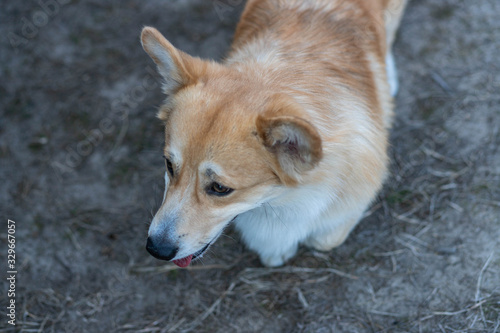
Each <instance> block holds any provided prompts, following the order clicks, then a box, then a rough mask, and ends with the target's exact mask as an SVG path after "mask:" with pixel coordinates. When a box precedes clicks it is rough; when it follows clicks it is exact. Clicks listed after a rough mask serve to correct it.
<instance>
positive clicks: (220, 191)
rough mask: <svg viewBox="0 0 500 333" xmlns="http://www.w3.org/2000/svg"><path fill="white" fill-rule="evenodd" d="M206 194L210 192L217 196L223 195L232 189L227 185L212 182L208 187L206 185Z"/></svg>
mask: <svg viewBox="0 0 500 333" xmlns="http://www.w3.org/2000/svg"><path fill="white" fill-rule="evenodd" d="M207 192H208V194H212V195H217V196H220V197H222V196H225V195H228V194H229V193H231V192H233V189H232V188H229V187H225V186H223V185H221V184H218V183H212V184H211V185H210V186H209V187H208V191H207Z"/></svg>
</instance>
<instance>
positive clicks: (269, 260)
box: [259, 246, 297, 267]
mask: <svg viewBox="0 0 500 333" xmlns="http://www.w3.org/2000/svg"><path fill="white" fill-rule="evenodd" d="M295 253H297V246H295V247H292V248H290V249H288V250H287V251H286V252H283V253H279V254H275V253H273V254H267V253H266V254H262V253H260V254H259V257H260V262H261V263H262V264H263V265H264V266H266V267H278V266H283V265H284V264H285V262H287V261H288V259H290V258H292V257H293V256H294V255H295Z"/></svg>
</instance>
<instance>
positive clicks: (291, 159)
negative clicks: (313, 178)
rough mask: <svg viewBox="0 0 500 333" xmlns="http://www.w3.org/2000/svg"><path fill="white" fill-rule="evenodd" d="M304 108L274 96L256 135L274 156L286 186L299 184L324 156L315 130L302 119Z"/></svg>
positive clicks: (263, 114) (288, 99) (262, 117)
mask: <svg viewBox="0 0 500 333" xmlns="http://www.w3.org/2000/svg"><path fill="white" fill-rule="evenodd" d="M303 113H304V111H303V110H302V108H301V106H300V105H298V104H297V103H296V102H294V101H293V100H291V98H289V97H286V96H283V95H281V94H280V95H274V96H273V97H272V98H271V99H270V103H269V104H268V106H267V108H266V111H265V112H263V113H262V114H260V115H259V116H258V117H257V121H256V125H257V133H258V135H259V137H260V139H261V140H262V142H263V144H264V146H265V147H266V148H267V149H268V150H269V151H270V152H271V153H272V154H273V155H274V156H275V158H276V160H277V162H278V165H279V167H280V169H281V170H275V172H276V173H277V174H278V176H279V177H280V179H281V180H282V181H283V182H284V183H285V184H294V183H297V182H298V181H299V180H300V178H301V175H302V174H303V173H304V172H306V171H309V170H311V169H313V168H314V167H315V166H316V165H317V164H318V163H319V161H320V160H321V158H322V156H323V151H322V145H321V137H320V135H319V133H318V131H317V130H316V128H315V127H314V126H313V125H312V124H311V123H310V122H309V121H307V120H306V119H304V118H303V117H301V115H302V114H303Z"/></svg>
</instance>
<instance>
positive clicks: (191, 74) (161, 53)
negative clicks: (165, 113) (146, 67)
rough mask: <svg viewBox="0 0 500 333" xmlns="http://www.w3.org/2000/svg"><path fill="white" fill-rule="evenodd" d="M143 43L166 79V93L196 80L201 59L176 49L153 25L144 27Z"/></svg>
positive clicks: (170, 92) (173, 91) (168, 93)
mask: <svg viewBox="0 0 500 333" xmlns="http://www.w3.org/2000/svg"><path fill="white" fill-rule="evenodd" d="M141 43H142V47H143V48H144V50H145V51H146V52H147V53H148V54H149V56H150V57H151V59H153V61H154V62H155V63H156V65H157V66H158V72H159V73H160V74H161V76H163V78H164V80H165V82H164V85H163V89H164V92H165V94H167V95H170V94H173V93H175V92H176V91H177V90H179V89H180V88H182V87H184V86H187V85H190V84H193V83H195V82H196V78H197V76H198V75H197V73H198V72H199V71H200V70H201V67H202V66H203V61H202V60H201V59H199V58H194V57H191V56H190V55H188V54H186V53H184V52H182V51H180V50H178V49H176V48H175V47H174V46H173V45H172V44H171V43H170V42H169V41H168V40H167V39H166V38H165V37H163V35H162V34H161V33H160V32H159V31H158V30H156V29H155V28H152V27H145V28H144V29H142V33H141Z"/></svg>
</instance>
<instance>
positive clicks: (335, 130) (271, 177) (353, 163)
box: [141, 0, 406, 266]
mask: <svg viewBox="0 0 500 333" xmlns="http://www.w3.org/2000/svg"><path fill="white" fill-rule="evenodd" d="M405 3H406V1H405V0H349V1H347V0H249V1H248V3H247V5H246V8H245V11H244V12H243V15H242V18H241V21H240V23H239V25H238V27H237V30H236V34H235V38H234V43H233V46H232V50H231V52H230V54H229V56H228V57H227V59H226V60H225V61H224V62H223V63H215V62H210V61H204V60H201V59H199V58H194V57H191V56H189V55H187V54H185V53H183V52H182V51H180V50H178V49H176V48H175V47H174V46H172V44H170V43H169V42H168V41H167V40H166V39H165V38H164V37H163V36H162V35H161V34H160V33H159V32H158V31H157V30H156V29H154V28H150V27H146V28H144V30H143V32H142V36H141V40H142V44H143V47H144V49H145V50H146V52H147V53H148V54H149V55H150V56H151V58H152V59H153V60H154V62H155V63H156V64H157V66H158V69H159V72H160V73H161V75H162V76H163V77H164V80H165V83H164V92H165V93H166V94H167V95H168V97H167V100H166V101H165V103H164V105H163V106H162V107H161V108H160V111H159V118H160V119H162V120H163V121H164V122H165V156H167V158H168V160H169V161H170V162H171V163H172V169H173V174H171V173H170V172H167V173H166V175H165V180H166V184H165V185H166V189H165V195H164V200H163V203H162V206H161V207H160V209H159V210H158V212H157V214H156V216H155V217H154V219H153V222H152V224H151V227H150V230H149V237H150V238H152V239H153V238H154V239H155V242H156V243H157V244H156V245H157V246H159V247H161V245H162V244H168V245H169V248H175V251H174V252H175V256H174V257H172V258H171V259H173V260H179V259H183V258H186V257H188V258H190V256H191V255H192V254H197V255H198V256H200V255H202V252H203V251H201V250H202V249H203V248H206V247H207V245H210V244H211V243H213V242H214V241H215V239H216V238H217V237H218V236H219V235H220V234H221V232H222V231H223V229H224V228H225V227H226V226H227V225H228V224H229V223H230V222H231V221H234V223H235V225H236V228H237V230H239V232H240V233H241V236H242V238H243V240H244V242H245V243H246V245H247V246H248V247H249V248H250V249H252V250H254V251H255V252H257V253H258V254H259V256H260V259H261V261H262V263H263V264H264V265H266V266H279V265H282V264H284V263H285V262H286V261H287V260H288V259H289V258H291V257H292V256H293V255H294V254H295V253H296V251H297V247H298V245H299V244H305V245H307V246H310V247H312V248H315V249H317V250H321V251H328V250H330V249H332V248H334V247H336V246H338V245H340V244H342V243H343V242H344V240H345V239H346V237H347V236H348V235H349V233H350V232H351V230H352V229H353V227H354V226H355V225H356V224H357V223H358V222H359V220H360V219H361V217H362V216H363V213H364V211H365V210H366V208H367V207H368V205H369V204H370V203H371V201H372V200H373V198H374V197H375V195H376V193H377V191H378V190H379V189H380V187H381V186H382V183H383V180H384V178H385V176H386V172H387V163H388V160H387V153H386V150H387V138H388V129H389V128H390V126H391V117H392V97H391V93H392V94H395V92H396V90H397V78H396V71H395V66H394V60H393V58H392V55H391V52H390V47H391V44H392V42H393V40H394V34H395V32H396V29H397V26H398V25H399V21H400V18H401V15H402V13H403V9H404V6H405ZM387 73H389V74H390V75H391V77H389V78H388V76H387ZM215 183H216V184H221V185H223V186H224V187H226V188H230V189H232V190H233V191H232V192H231V193H229V194H227V195H225V196H217V195H214V194H213V193H211V192H210V191H209V190H208V189H209V188H210V186H212V185H211V184H215ZM200 251H201V253H200ZM169 259H170V258H169ZM188 262H189V260H188Z"/></svg>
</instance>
